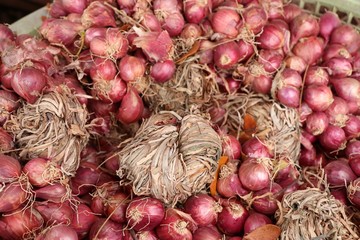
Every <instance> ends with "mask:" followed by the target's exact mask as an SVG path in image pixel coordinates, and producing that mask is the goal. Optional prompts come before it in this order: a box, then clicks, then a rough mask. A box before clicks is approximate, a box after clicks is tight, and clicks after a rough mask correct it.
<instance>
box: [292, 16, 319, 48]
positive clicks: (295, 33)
mask: <svg viewBox="0 0 360 240" xmlns="http://www.w3.org/2000/svg"><path fill="white" fill-rule="evenodd" d="M290 31H291V35H292V36H291V43H292V44H291V45H294V44H295V43H296V42H297V41H298V40H299V39H301V38H304V37H311V36H317V35H318V34H319V31H320V27H319V23H318V21H317V19H316V18H315V16H313V15H311V14H308V13H305V12H303V13H301V14H300V15H298V16H297V17H295V18H294V19H293V20H292V21H291V23H290Z"/></svg>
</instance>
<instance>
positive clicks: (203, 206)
mask: <svg viewBox="0 0 360 240" xmlns="http://www.w3.org/2000/svg"><path fill="white" fill-rule="evenodd" d="M184 211H185V212H186V213H188V214H190V215H191V217H192V218H193V219H194V221H195V222H196V223H197V224H198V226H200V227H205V226H208V225H214V224H215V223H216V221H217V218H218V214H219V212H221V211H222V207H221V205H220V204H219V203H218V202H217V201H216V200H215V199H214V198H212V197H211V196H209V195H208V194H205V193H200V194H197V195H193V196H190V197H189V198H188V199H187V200H186V201H185V203H184Z"/></svg>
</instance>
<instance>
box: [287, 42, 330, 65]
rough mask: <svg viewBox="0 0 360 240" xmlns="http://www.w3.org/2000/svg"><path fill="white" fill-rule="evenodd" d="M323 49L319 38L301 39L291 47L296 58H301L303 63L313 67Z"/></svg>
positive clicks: (322, 43)
mask: <svg viewBox="0 0 360 240" xmlns="http://www.w3.org/2000/svg"><path fill="white" fill-rule="evenodd" d="M323 49H324V40H323V39H322V38H319V37H309V38H301V39H300V40H299V42H298V43H297V44H296V45H295V46H294V47H293V52H294V54H295V55H296V56H298V57H301V58H302V59H303V60H304V61H305V63H307V64H309V65H313V64H314V63H316V62H317V61H318V60H319V59H320V57H321V55H322V53H323Z"/></svg>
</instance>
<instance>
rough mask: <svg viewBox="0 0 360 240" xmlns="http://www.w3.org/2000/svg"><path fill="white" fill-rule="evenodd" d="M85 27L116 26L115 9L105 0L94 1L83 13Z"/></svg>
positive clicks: (82, 21) (82, 18)
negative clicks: (104, 0) (107, 4)
mask: <svg viewBox="0 0 360 240" xmlns="http://www.w3.org/2000/svg"><path fill="white" fill-rule="evenodd" d="M81 23H82V25H83V27H84V28H86V29H87V28H89V27H116V20H115V13H114V11H113V10H112V9H111V8H110V7H108V6H106V5H105V2H103V1H92V2H91V3H90V4H89V5H88V7H87V8H86V9H85V10H84V12H83V13H82V15H81Z"/></svg>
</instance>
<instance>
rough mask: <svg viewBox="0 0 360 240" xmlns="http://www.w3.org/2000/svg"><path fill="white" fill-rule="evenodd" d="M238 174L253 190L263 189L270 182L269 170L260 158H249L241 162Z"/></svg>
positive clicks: (245, 185)
mask: <svg viewBox="0 0 360 240" xmlns="http://www.w3.org/2000/svg"><path fill="white" fill-rule="evenodd" d="M238 174H239V179H240V181H241V183H242V185H243V186H244V187H245V188H247V189H249V190H251V191H258V190H261V189H263V188H266V187H267V186H269V184H270V175H269V170H268V169H267V168H266V166H265V165H264V164H263V163H261V161H260V160H256V159H252V158H250V159H247V160H246V161H245V162H243V163H241V165H240V168H239V172H238Z"/></svg>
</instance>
